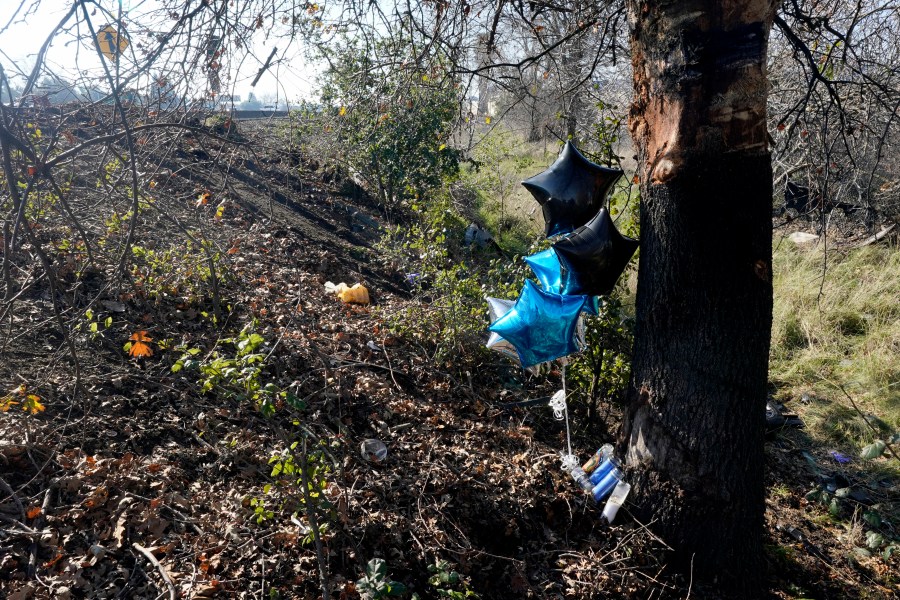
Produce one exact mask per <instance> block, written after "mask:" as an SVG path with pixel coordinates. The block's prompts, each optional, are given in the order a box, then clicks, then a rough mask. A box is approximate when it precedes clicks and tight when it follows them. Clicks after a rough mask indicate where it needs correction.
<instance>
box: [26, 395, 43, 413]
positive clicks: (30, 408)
mask: <svg viewBox="0 0 900 600" xmlns="http://www.w3.org/2000/svg"><path fill="white" fill-rule="evenodd" d="M22 410H24V411H27V412H30V413H31V414H33V415H36V414H38V413H39V412H44V405H43V404H41V397H40V396H38V395H37V394H28V395H27V396H25V402H23V403H22Z"/></svg>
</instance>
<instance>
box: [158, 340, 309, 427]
mask: <svg viewBox="0 0 900 600" xmlns="http://www.w3.org/2000/svg"><path fill="white" fill-rule="evenodd" d="M254 328H255V323H249V324H248V325H247V326H246V327H244V328H243V329H242V330H241V331H240V332H239V333H238V335H237V336H236V337H233V338H223V339H222V340H220V341H219V342H218V344H217V345H216V349H215V350H213V351H212V352H210V353H209V354H208V355H206V356H205V357H202V358H200V355H201V354H202V350H200V348H188V347H185V346H176V347H175V349H176V350H180V351H181V356H179V358H178V359H177V360H176V361H175V363H174V364H173V365H172V367H171V371H172V372H173V373H178V372H179V371H181V370H182V369H184V370H191V371H193V370H196V371H198V372H199V383H200V391H201V392H202V393H219V394H222V395H223V396H225V397H228V398H237V399H240V400H247V401H251V402H254V403H255V404H256V406H257V408H258V409H259V410H260V412H262V414H263V415H265V416H272V415H273V414H275V411H276V409H277V404H278V403H279V402H287V403H288V404H290V405H291V406H293V407H294V408H297V409H302V408H304V404H303V403H302V402H301V401H300V400H299V399H298V398H297V397H296V396H295V395H294V394H293V393H291V392H290V391H289V390H284V389H282V388H280V387H279V386H277V385H276V384H275V383H273V382H270V381H266V380H265V372H266V360H267V359H268V355H267V353H266V352H265V350H266V347H265V343H266V340H265V338H264V337H263V336H261V335H260V334H258V333H256V332H255V331H254Z"/></svg>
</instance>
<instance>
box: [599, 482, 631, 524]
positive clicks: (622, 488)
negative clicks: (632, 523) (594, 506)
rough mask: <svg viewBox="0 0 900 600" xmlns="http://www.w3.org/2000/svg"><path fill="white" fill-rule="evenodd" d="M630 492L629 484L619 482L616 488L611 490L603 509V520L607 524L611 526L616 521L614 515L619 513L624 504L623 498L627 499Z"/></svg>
mask: <svg viewBox="0 0 900 600" xmlns="http://www.w3.org/2000/svg"><path fill="white" fill-rule="evenodd" d="M630 491H631V484H630V483H626V482H624V481H620V482H619V483H617V484H616V488H615V489H614V490H613V492H612V494H610V496H609V500H607V501H606V506H604V507H603V518H604V519H606V522H607V523H610V524H611V523H612V522H613V521H615V520H616V514H617V513H618V512H619V508H620V507H621V506H622V505H623V504H624V503H625V498H627V497H628V492H630Z"/></svg>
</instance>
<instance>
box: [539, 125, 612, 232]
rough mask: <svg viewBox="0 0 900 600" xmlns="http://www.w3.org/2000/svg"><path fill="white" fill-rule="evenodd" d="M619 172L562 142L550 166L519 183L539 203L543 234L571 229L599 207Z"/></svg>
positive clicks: (580, 224) (570, 144) (585, 219)
mask: <svg viewBox="0 0 900 600" xmlns="http://www.w3.org/2000/svg"><path fill="white" fill-rule="evenodd" d="M621 175H622V171H620V170H618V169H608V168H606V167H601V166H600V165H596V164H594V163H592V162H591V161H589V160H588V159H586V158H585V157H584V156H583V155H582V154H581V152H579V151H578V149H577V148H576V147H575V145H574V144H572V142H566V145H565V146H564V147H563V149H562V152H560V154H559V157H558V158H557V159H556V162H554V163H553V164H552V165H550V168H548V169H547V170H546V171H544V172H543V173H540V174H538V175H535V176H534V177H531V178H530V179H526V180H525V181H523V182H522V185H524V186H525V188H526V189H527V190H528V191H529V192H531V195H532V196H534V199H535V200H537V201H538V202H539V203H540V205H541V210H542V211H543V213H544V231H545V232H546V234H547V237H552V236H554V235H557V234H560V233H568V232H570V231H574V230H575V229H576V228H578V227H581V226H582V225H584V224H585V223H587V222H588V221H589V220H590V219H591V217H593V216H594V215H595V214H597V211H598V210H599V209H600V207H601V206H603V200H604V198H605V197H606V193H607V192H608V191H609V189H610V188H611V187H612V185H613V183H615V182H616V179H618V178H619V177H620V176H621Z"/></svg>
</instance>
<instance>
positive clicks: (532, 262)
mask: <svg viewBox="0 0 900 600" xmlns="http://www.w3.org/2000/svg"><path fill="white" fill-rule="evenodd" d="M522 260H524V261H525V263H526V264H527V265H528V266H529V267H531V271H532V272H533V273H534V276H535V277H537V279H538V281H540V282H541V289H543V290H544V291H545V292H552V293H554V294H559V293H560V289H561V288H562V271H561V268H560V264H559V257H557V256H556V251H555V250H554V249H553V248H547V249H546V250H543V251H541V252H538V253H537V254H532V255H530V256H526V257H525V258H523V259H522ZM489 301H490V300H489ZM503 302H508V301H507V300H503ZM584 312H586V313H589V314H592V315H597V314H600V301H599V298H596V297H591V298H589V299H588V301H587V302H585V304H584ZM491 322H492V323H493V320H492V321H491ZM581 337H582V338H584V335H582V336H581Z"/></svg>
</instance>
